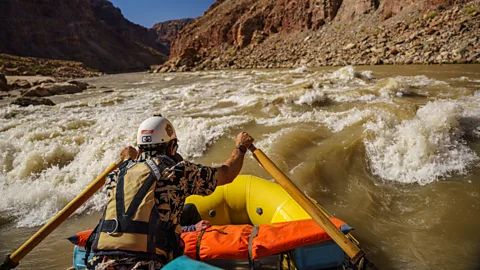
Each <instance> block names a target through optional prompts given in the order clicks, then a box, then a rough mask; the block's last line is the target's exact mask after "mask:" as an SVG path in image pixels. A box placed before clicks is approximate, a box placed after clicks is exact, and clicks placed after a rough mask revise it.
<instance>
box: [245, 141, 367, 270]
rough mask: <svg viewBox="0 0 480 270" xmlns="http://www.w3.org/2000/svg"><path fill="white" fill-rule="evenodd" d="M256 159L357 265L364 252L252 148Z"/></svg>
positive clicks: (265, 158)
mask: <svg viewBox="0 0 480 270" xmlns="http://www.w3.org/2000/svg"><path fill="white" fill-rule="evenodd" d="M249 149H250V151H252V153H253V156H254V157H255V159H256V160H257V161H258V162H259V163H260V164H261V165H262V166H263V168H265V170H266V171H267V172H268V173H269V174H270V175H271V176H272V177H273V178H274V179H275V180H276V181H277V183H278V184H280V185H281V186H282V187H283V188H284V189H285V191H287V193H288V194H290V196H292V198H293V199H294V200H295V201H296V202H297V203H298V204H299V205H300V206H301V207H302V208H303V209H304V210H305V212H307V213H308V214H309V215H310V216H311V217H312V219H313V220H315V221H316V222H317V224H318V225H319V226H320V227H322V229H323V230H324V231H325V232H326V233H327V234H328V235H329V236H330V237H331V238H332V239H333V241H335V243H337V245H338V246H340V248H341V249H342V250H343V251H344V252H345V253H346V254H347V255H348V256H349V257H350V259H351V261H352V262H353V263H354V264H356V263H357V262H358V261H359V260H360V259H361V258H362V257H363V256H364V253H363V251H362V250H361V249H360V248H359V247H357V246H356V245H354V244H353V243H352V242H351V241H350V240H349V239H348V238H347V237H346V236H345V235H344V234H343V233H342V232H341V231H340V230H339V229H338V228H337V227H336V226H335V225H334V224H333V223H332V222H331V221H330V219H329V218H328V217H327V216H326V215H325V214H324V213H323V212H322V211H321V210H320V209H319V208H318V207H317V206H316V205H315V204H314V203H313V202H312V201H311V200H310V199H309V198H308V197H307V196H306V195H305V194H304V193H303V192H302V191H301V190H300V189H299V188H298V187H297V186H296V185H295V184H294V183H293V182H292V181H291V180H290V179H289V178H288V177H287V176H286V175H285V174H284V173H283V172H282V171H281V170H280V169H279V168H278V167H277V165H275V164H274V163H273V162H272V161H271V160H270V159H269V158H268V157H267V156H266V155H265V154H264V153H263V152H262V150H260V149H257V148H256V147H255V146H254V145H251V146H250V148H249Z"/></svg>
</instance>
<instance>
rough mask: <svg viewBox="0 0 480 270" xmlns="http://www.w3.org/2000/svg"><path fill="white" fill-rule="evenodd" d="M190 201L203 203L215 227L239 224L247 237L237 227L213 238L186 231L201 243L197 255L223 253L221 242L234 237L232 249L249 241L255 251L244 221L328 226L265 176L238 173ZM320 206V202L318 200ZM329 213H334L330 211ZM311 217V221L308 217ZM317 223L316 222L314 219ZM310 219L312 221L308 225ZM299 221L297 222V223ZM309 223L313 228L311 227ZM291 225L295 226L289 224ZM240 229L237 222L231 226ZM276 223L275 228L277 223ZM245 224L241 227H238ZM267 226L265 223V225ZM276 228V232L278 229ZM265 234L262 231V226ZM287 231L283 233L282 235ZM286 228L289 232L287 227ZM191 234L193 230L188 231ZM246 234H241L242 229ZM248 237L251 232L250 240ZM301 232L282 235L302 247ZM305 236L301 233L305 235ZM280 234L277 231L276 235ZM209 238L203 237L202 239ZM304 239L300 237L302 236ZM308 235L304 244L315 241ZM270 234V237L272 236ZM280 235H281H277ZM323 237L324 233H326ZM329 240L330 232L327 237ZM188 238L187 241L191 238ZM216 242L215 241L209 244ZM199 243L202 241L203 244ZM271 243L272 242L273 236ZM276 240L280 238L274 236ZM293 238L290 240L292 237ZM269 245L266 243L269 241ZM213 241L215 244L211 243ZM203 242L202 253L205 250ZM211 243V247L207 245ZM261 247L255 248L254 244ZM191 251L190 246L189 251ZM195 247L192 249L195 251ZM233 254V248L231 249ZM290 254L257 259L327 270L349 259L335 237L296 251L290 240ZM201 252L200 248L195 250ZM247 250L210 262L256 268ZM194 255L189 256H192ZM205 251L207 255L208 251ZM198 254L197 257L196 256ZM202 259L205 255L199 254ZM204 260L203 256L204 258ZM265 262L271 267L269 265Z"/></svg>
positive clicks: (287, 250) (204, 212) (344, 227)
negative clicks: (206, 193) (225, 258)
mask: <svg viewBox="0 0 480 270" xmlns="http://www.w3.org/2000/svg"><path fill="white" fill-rule="evenodd" d="M186 203H193V204H195V206H196V207H197V209H198V211H199V213H200V215H201V217H202V219H205V220H208V221H210V223H211V225H235V224H238V226H237V231H238V230H240V231H242V230H243V231H244V233H243V237H240V238H235V239H233V237H234V236H233V235H238V233H235V230H234V229H232V232H231V233H230V236H231V237H232V239H229V238H228V237H230V236H229V235H228V234H227V233H225V234H224V235H221V234H218V233H217V234H216V235H215V236H210V238H208V237H205V236H204V234H200V235H199V233H198V232H197V233H192V234H195V235H194V236H191V237H186V235H185V233H184V234H182V238H184V239H185V240H187V238H188V240H191V239H193V240H192V241H193V243H191V242H187V246H189V247H191V246H195V242H196V245H197V253H205V252H207V253H208V252H219V251H218V250H219V248H218V246H219V245H220V244H221V245H223V246H229V244H228V243H229V241H230V240H231V243H232V244H231V245H230V246H232V248H235V246H241V245H242V244H238V242H246V244H248V245H249V249H250V251H249V252H250V255H251V253H252V251H251V249H252V239H251V238H250V239H249V237H250V235H251V229H249V228H244V227H240V226H241V225H244V224H251V225H257V226H256V227H258V225H262V224H278V223H282V225H281V226H283V224H284V223H285V222H288V221H298V222H297V223H298V224H300V223H302V224H301V225H297V224H293V225H291V226H292V227H291V228H302V229H301V230H304V231H305V230H310V228H311V230H312V231H315V230H320V231H322V232H321V233H324V231H323V230H321V229H319V227H318V225H317V224H316V223H315V222H313V220H308V219H311V217H310V216H309V215H308V214H307V213H306V212H305V210H303V208H302V207H301V206H300V205H299V204H298V203H297V202H296V201H295V200H294V199H293V198H292V197H291V196H290V195H289V194H288V193H287V192H286V191H285V190H284V189H283V188H282V187H281V186H280V185H278V184H276V183H274V182H271V181H267V180H265V179H262V178H259V177H255V176H251V175H240V176H238V177H237V178H236V179H235V180H234V181H233V182H232V183H230V184H228V185H224V186H219V187H217V188H216V189H215V192H213V193H212V194H211V195H209V196H205V197H202V196H197V195H193V196H190V197H188V198H187V201H186ZM317 205H318V204H317ZM318 207H319V208H320V209H321V210H322V211H323V212H324V213H326V211H325V210H324V209H323V208H322V207H321V206H320V205H318ZM326 214H327V216H330V215H328V213H326ZM306 219H307V220H306ZM331 220H332V221H333V222H334V223H335V224H336V225H337V227H338V228H339V229H341V230H342V231H343V232H344V233H346V234H348V232H349V231H350V230H351V227H349V226H348V225H346V224H345V223H344V222H342V221H340V220H337V219H334V218H331ZM309 221H311V223H308V222H309ZM305 222H307V223H305ZM292 223H295V222H292ZM305 224H307V226H310V227H307V228H306V227H305ZM288 226H290V224H289V225H288ZM231 227H234V226H231ZM272 227H275V226H272ZM212 228H218V229H217V231H222V230H223V231H225V232H228V229H229V228H230V227H229V226H224V227H222V226H213V227H212ZM238 228H240V229H238ZM261 228H262V227H261ZM264 228H265V229H264V231H265V230H267V229H268V230H269V228H268V227H264ZM207 231H208V229H207ZM272 231H273V232H274V233H276V232H277V231H275V229H274V228H272ZM260 232H261V230H260ZM281 232H282V231H281V230H280V231H278V233H281ZM284 232H285V230H284ZM321 233H320V232H319V233H314V234H315V237H316V236H318V235H319V234H321ZM188 234H190V233H188ZM240 234H241V233H240ZM267 234H270V236H269V237H272V236H271V235H272V232H267ZM245 235H247V237H246V240H245ZM292 235H295V232H290V233H289V236H285V235H284V234H283V233H282V235H279V236H278V237H279V239H278V242H280V241H283V242H282V243H284V242H285V239H280V238H282V237H283V238H285V237H291V238H292V239H291V240H292V243H293V242H295V241H296V243H297V246H298V241H299V240H298V239H294V238H295V236H292ZM299 235H300V233H299ZM274 236H275V235H274ZM202 237H203V238H202ZM299 237H300V236H299ZM304 237H305V238H304V239H300V241H305V242H304V243H311V241H310V242H309V241H308V240H309V239H308V238H311V237H312V235H309V236H304ZM267 238H268V237H267ZM274 238H275V237H274ZM322 238H323V236H322ZM327 238H329V237H328V235H327ZM188 240H187V241H188ZM209 240H211V241H212V242H208V241H209ZM197 241H198V242H197ZM269 241H270V240H269ZM271 241H272V242H275V241H276V240H275V239H272V240H271ZM287 242H288V241H287ZM263 243H265V241H264V242H263ZM208 245H211V246H210V247H209V246H208ZM254 245H255V243H254ZM200 246H201V249H202V251H200V249H199V248H200ZM205 246H207V247H205ZM254 249H255V247H254ZM186 251H187V252H186V253H188V250H186ZM190 251H191V249H190ZM225 251H226V252H227V250H225ZM284 251H285V252H282V254H277V255H275V256H274V257H275V258H274V259H272V258H271V257H272V256H270V258H269V259H266V258H264V259H263V260H264V261H263V262H262V260H261V259H260V260H258V262H257V263H263V264H271V263H274V264H279V262H281V263H282V264H283V265H284V266H285V264H288V267H291V268H293V267H296V268H297V269H327V268H332V267H333V268H334V267H341V266H342V265H343V263H344V261H345V258H346V257H345V254H344V253H343V251H342V250H341V249H340V247H338V245H336V244H335V243H334V242H333V241H332V240H327V241H322V242H320V243H316V244H309V245H307V246H302V247H299V248H295V249H293V250H292V249H290V248H289V244H288V243H287V244H286V245H285V249H284ZM194 252H195V251H194ZM245 252H246V251H245V250H243V249H242V248H240V249H239V251H238V257H239V260H237V261H235V260H231V259H230V260H223V261H222V260H220V261H216V260H211V261H207V262H208V263H209V264H213V265H216V266H220V267H222V268H236V267H239V265H240V267H241V266H242V265H243V266H245V265H250V266H249V267H251V266H252V261H251V259H250V261H248V260H247V261H246V262H245V258H241V257H244V256H242V255H244V253H245ZM231 254H235V253H234V252H232V251H228V256H229V258H231V257H232V255H231ZM187 255H188V254H187ZM203 255H205V254H203ZM206 255H207V256H206V257H207V258H212V257H215V256H210V255H212V254H206ZM191 257H193V258H195V256H191ZM196 258H197V259H199V258H200V256H199V255H198V254H197V257H196ZM202 258H203V256H202ZM264 266H265V265H264Z"/></svg>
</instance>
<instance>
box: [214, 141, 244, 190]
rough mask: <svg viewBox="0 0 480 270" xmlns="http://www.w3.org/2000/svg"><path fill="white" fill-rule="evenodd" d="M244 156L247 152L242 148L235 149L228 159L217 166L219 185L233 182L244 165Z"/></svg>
mask: <svg viewBox="0 0 480 270" xmlns="http://www.w3.org/2000/svg"><path fill="white" fill-rule="evenodd" d="M244 157H245V153H243V152H242V151H240V149H235V150H233V152H232V154H231V155H230V157H229V158H228V159H227V161H225V162H224V163H223V165H222V166H221V167H219V168H217V180H218V182H217V186H221V185H225V184H228V183H231V182H232V181H233V180H234V179H235V178H236V177H237V176H238V174H239V173H240V170H241V169H242V166H243V159H244Z"/></svg>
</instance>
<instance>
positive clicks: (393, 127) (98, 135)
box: [0, 66, 480, 227]
mask: <svg viewBox="0 0 480 270" xmlns="http://www.w3.org/2000/svg"><path fill="white" fill-rule="evenodd" d="M378 75H379V74H376V72H374V71H371V70H368V68H367V69H365V70H359V69H356V68H354V67H351V66H347V67H343V68H337V69H335V70H328V71H327V70H312V69H309V68H306V67H302V68H299V69H296V70H246V71H214V72H196V73H184V74H143V73H141V74H126V75H114V76H106V77H101V78H96V79H89V80H86V81H88V82H89V83H91V84H93V85H97V86H99V87H97V88H95V89H89V90H87V92H85V93H80V94H76V95H72V96H71V97H70V98H69V99H68V100H66V101H64V102H61V103H59V104H58V105H57V106H53V107H47V106H37V107H26V108H21V107H18V106H15V105H8V106H3V107H1V108H0V148H1V149H2V151H1V152H0V170H1V171H2V174H1V175H0V214H1V218H0V224H2V223H12V222H13V223H14V224H15V226H17V227H31V226H38V225H40V224H43V223H45V222H46V221H47V220H48V219H49V218H51V217H52V216H53V215H54V214H55V213H57V212H58V211H59V210H60V209H61V208H62V207H63V206H64V205H66V204H67V203H68V202H69V201H70V200H71V199H73V198H74V197H75V196H76V195H77V194H79V193H80V192H81V191H82V190H83V189H84V188H85V187H86V186H87V185H88V184H89V182H90V181H92V180H93V179H94V178H95V177H96V176H97V175H99V174H100V173H101V172H102V171H103V170H104V169H105V168H106V167H107V166H108V165H110V164H111V163H112V162H113V161H114V160H115V159H116V158H117V156H118V153H119V151H120V150H121V149H123V147H125V146H127V145H134V144H135V135H136V128H137V126H138V125H139V123H140V122H141V121H142V120H143V119H145V118H147V117H149V116H151V115H152V114H154V113H162V114H163V115H164V116H165V117H167V118H169V119H170V120H172V122H173V124H174V126H175V128H176V131H177V134H178V136H179V145H180V147H179V152H180V153H181V154H182V155H183V156H184V157H185V158H187V159H190V160H193V161H195V160H198V159H201V158H204V157H205V156H206V155H208V154H209V150H210V149H211V148H212V146H213V145H215V144H216V143H217V142H219V141H221V140H225V141H230V140H231V141H233V139H234V137H235V135H236V133H237V132H239V131H240V130H247V131H248V130H250V129H251V130H256V131H253V132H252V133H253V134H254V135H255V139H256V144H257V145H258V146H259V147H262V148H263V149H264V151H265V152H266V153H272V150H273V147H276V148H278V147H281V145H282V144H281V143H280V142H282V141H285V140H298V139H301V138H302V135H301V134H296V133H295V131H297V132H298V133H304V134H312V135H311V138H303V139H307V140H311V141H312V143H313V144H316V145H319V144H321V142H322V140H323V139H325V138H327V137H332V138H335V136H337V135H335V134H342V132H344V133H345V134H353V135H352V136H357V137H356V138H355V140H353V141H354V142H358V143H361V144H363V147H364V149H365V155H364V159H365V160H366V161H367V164H368V168H367V170H368V171H369V172H370V173H371V174H372V175H373V176H375V177H377V180H376V181H379V182H383V183H385V182H386V183H388V182H395V183H403V184H417V185H428V184H430V183H433V182H435V181H443V180H446V179H449V177H451V176H452V175H467V174H468V173H469V172H471V170H472V168H473V167H475V166H476V165H475V164H476V163H478V161H479V156H478V154H479V153H478V151H476V150H474V149H472V147H471V145H470V142H471V141H474V140H478V138H479V137H480V124H479V123H480V121H479V120H478V119H480V105H479V104H480V92H479V90H480V84H479V83H478V78H469V77H468V76H456V77H453V78H450V79H445V80H438V79H434V78H430V77H428V76H425V75H413V76H408V75H398V76H387V77H385V76H378ZM380 75H381V74H380ZM457 82H468V83H469V84H468V85H467V86H464V85H460V86H459V85H457V84H456V83H457ZM100 86H104V87H106V88H107V90H113V92H111V91H106V89H105V88H101V87H100ZM318 132H323V133H322V134H321V135H318V137H317V136H315V135H314V134H316V133H318ZM292 134H293V135H292ZM289 136H290V137H289ZM341 136H342V135H338V137H341ZM345 136H346V135H345ZM345 147H346V146H345V145H344V144H342V143H341V142H339V143H338V149H336V151H342V149H344V148H345ZM284 158H285V159H288V157H284ZM305 158H308V157H305ZM212 164H214V165H218V164H219V162H216V161H215V162H211V163H210V164H207V165H212ZM286 166H287V165H286ZM292 166H293V167H291V168H290V167H288V166H287V169H288V170H289V171H290V174H293V172H295V170H300V169H301V168H302V166H301V164H300V163H298V164H294V165H292ZM296 166H298V167H296ZM103 203H104V195H103V194H102V193H99V194H97V195H95V196H94V197H93V198H92V199H91V200H89V201H88V202H87V203H86V204H85V205H84V206H83V207H82V208H81V209H79V210H78V211H77V214H84V213H91V212H93V211H99V210H101V209H102V207H103Z"/></svg>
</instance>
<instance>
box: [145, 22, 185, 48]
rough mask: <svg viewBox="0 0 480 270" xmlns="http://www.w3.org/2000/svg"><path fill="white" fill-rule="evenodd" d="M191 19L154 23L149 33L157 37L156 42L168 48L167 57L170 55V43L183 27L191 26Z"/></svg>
mask: <svg viewBox="0 0 480 270" xmlns="http://www.w3.org/2000/svg"><path fill="white" fill-rule="evenodd" d="M192 22H193V19H191V18H187V19H181V20H171V21H165V22H160V23H156V24H155V25H154V26H153V27H152V28H150V31H152V32H154V33H155V35H156V36H157V38H156V42H157V43H159V44H162V45H163V46H165V47H166V48H168V51H167V55H170V47H171V43H172V41H173V40H174V39H175V38H176V37H177V35H178V33H179V32H180V31H181V30H182V29H183V28H185V26H187V25H189V24H191V23H192Z"/></svg>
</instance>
